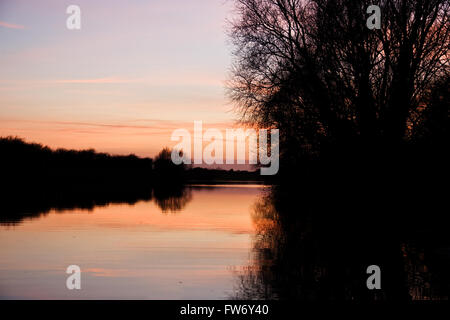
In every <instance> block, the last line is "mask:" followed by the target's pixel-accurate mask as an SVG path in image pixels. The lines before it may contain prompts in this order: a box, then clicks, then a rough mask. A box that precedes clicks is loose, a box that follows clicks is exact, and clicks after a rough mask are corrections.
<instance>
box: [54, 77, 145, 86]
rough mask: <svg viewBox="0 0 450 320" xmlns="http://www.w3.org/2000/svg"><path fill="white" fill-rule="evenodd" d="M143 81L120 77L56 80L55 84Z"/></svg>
mask: <svg viewBox="0 0 450 320" xmlns="http://www.w3.org/2000/svg"><path fill="white" fill-rule="evenodd" d="M137 82H142V79H127V78H120V77H107V78H94V79H69V80H56V81H55V83H69V84H70V83H81V84H101V83H137Z"/></svg>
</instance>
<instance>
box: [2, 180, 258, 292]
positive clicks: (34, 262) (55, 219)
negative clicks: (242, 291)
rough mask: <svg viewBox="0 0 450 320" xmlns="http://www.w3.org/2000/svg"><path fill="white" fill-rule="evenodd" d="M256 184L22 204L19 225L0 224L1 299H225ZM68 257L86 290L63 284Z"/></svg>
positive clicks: (243, 260)
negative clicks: (46, 205) (48, 206)
mask: <svg viewBox="0 0 450 320" xmlns="http://www.w3.org/2000/svg"><path fill="white" fill-rule="evenodd" d="M260 189H261V188H259V187H253V188H250V187H249V188H240V187H239V186H233V185H231V186H222V187H214V188H212V187H200V188H198V187H186V188H183V189H178V191H177V192H169V190H163V191H164V192H162V191H161V189H159V190H158V192H156V189H155V191H154V192H153V193H147V194H143V197H142V198H144V197H145V198H146V199H147V200H142V201H141V199H142V198H135V199H136V200H137V201H136V202H135V203H132V204H131V202H127V203H112V201H111V202H107V203H109V204H110V205H100V206H93V207H92V209H90V211H89V210H87V209H86V208H81V205H79V204H78V207H77V208H70V209H66V210H56V209H55V210H49V211H48V212H42V213H41V215H39V213H38V212H39V211H38V207H35V208H33V209H34V210H35V211H33V214H32V215H30V216H29V217H32V218H30V219H28V218H24V217H27V215H25V213H26V211H25V212H24V211H20V212H21V214H22V215H21V216H20V217H21V218H20V219H21V220H20V219H18V216H17V215H16V216H15V218H16V219H15V220H14V221H16V223H15V224H14V226H5V224H6V223H3V225H0V243H1V245H0V261H1V263H0V299H224V298H226V297H228V296H230V295H231V294H232V292H233V283H234V282H233V281H234V274H233V272H232V271H231V270H233V269H237V270H239V269H240V268H241V267H242V266H244V265H246V264H247V263H248V261H249V260H248V259H249V252H250V250H251V235H252V234H253V226H252V222H251V218H250V215H249V212H248V208H249V207H250V206H251V204H252V203H253V202H254V201H255V199H256V197H257V195H258V193H259V192H260ZM108 200H113V199H112V198H108ZM129 200H132V199H131V198H130V199H129ZM91 201H92V202H91V203H95V204H97V203H99V202H98V198H91ZM114 201H119V199H118V198H117V199H116V200H114ZM133 201H134V200H133ZM68 205H69V204H68V203H67V202H65V203H64V206H68ZM30 207H31V206H30ZM174 212H175V213H176V214H171V213H174ZM38 217H39V218H38ZM19 221H20V222H19ZM72 264H76V265H79V266H80V268H81V270H82V290H80V291H77V290H74V291H69V290H67V289H66V288H65V281H66V277H67V275H66V273H65V270H66V268H67V266H69V265H72Z"/></svg>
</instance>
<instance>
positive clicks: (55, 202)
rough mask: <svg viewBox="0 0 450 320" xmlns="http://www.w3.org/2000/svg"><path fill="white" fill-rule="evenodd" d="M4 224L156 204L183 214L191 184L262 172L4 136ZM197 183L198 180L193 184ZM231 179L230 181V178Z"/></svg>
mask: <svg viewBox="0 0 450 320" xmlns="http://www.w3.org/2000/svg"><path fill="white" fill-rule="evenodd" d="M0 154H1V158H0V171H1V176H2V180H1V182H2V183H1V186H0V200H1V205H2V210H1V214H0V222H1V223H17V222H20V221H22V220H23V219H24V218H26V217H35V216H39V215H41V214H46V213H48V212H49V211H50V210H51V209H55V210H57V211H62V210H65V209H75V208H80V209H87V210H91V209H93V208H94V207H96V206H104V205H108V204H110V203H129V204H133V203H136V202H137V201H141V200H142V201H150V200H154V201H155V203H156V204H157V205H158V206H159V207H160V208H161V210H162V212H176V211H179V210H181V209H182V208H183V207H184V206H185V205H186V204H187V203H188V202H189V201H190V199H191V196H190V191H189V189H187V188H186V187H185V185H186V184H189V183H191V182H192V183H211V182H213V181H215V180H216V179H220V180H221V181H224V180H227V181H229V182H230V181H231V180H236V181H242V180H248V179H251V178H252V179H254V180H256V179H258V178H259V177H258V174H257V173H251V172H245V171H243V172H230V175H229V174H228V171H225V170H212V171H209V170H207V169H201V168H194V169H190V168H187V167H186V166H184V165H180V166H177V165H174V164H173V162H172V160H171V157H170V154H171V151H170V150H169V149H168V148H164V149H163V150H162V151H161V152H160V153H159V154H158V155H157V156H156V157H155V159H151V158H140V157H137V156H135V155H127V156H116V155H110V154H107V153H98V152H96V151H95V150H92V149H89V150H80V151H78V150H67V149H57V150H52V149H50V148H49V147H46V146H43V145H41V144H37V143H27V142H25V141H24V140H23V139H20V138H17V137H5V138H0ZM194 179H195V181H194ZM230 179H231V180H230Z"/></svg>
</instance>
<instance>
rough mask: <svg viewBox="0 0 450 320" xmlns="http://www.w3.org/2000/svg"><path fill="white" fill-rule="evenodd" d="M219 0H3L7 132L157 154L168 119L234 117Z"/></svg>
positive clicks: (1, 80) (224, 8) (0, 40)
mask: <svg viewBox="0 0 450 320" xmlns="http://www.w3.org/2000/svg"><path fill="white" fill-rule="evenodd" d="M228 3H229V2H226V1H222V0H192V1H191V0H190V1H185V0H170V1H167V0H152V1H142V0H130V1H119V0H95V1H93V0H78V1H76V2H75V3H74V4H77V5H79V6H80V7H81V12H82V29H81V30H78V31H69V30H67V29H66V24H65V20H66V18H67V17H68V15H67V14H66V12H65V11H66V7H67V6H68V5H69V4H72V2H71V3H68V2H65V1H56V0H43V1H24V0H2V1H1V2H0V70H2V72H1V74H0V106H1V108H0V122H1V125H0V128H1V129H0V135H19V136H22V137H25V138H26V139H27V140H32V141H37V142H42V143H44V144H49V145H50V146H55V147H72V148H87V147H94V148H96V149H99V150H101V151H108V152H114V153H123V152H135V153H137V154H141V155H150V156H152V155H154V154H155V153H156V152H157V151H158V150H159V149H160V148H161V147H162V146H164V145H170V144H171V142H170V132H171V131H167V132H166V131H165V132H164V134H159V135H154V134H153V132H154V131H155V130H159V131H161V130H163V131H164V130H165V128H166V122H167V121H169V120H170V121H171V124H172V125H173V126H175V127H180V125H177V122H183V124H182V125H181V127H185V123H186V122H190V123H192V121H193V120H203V121H204V122H209V123H220V124H223V123H227V122H230V121H231V120H232V119H233V116H232V114H230V113H229V112H227V111H229V109H230V108H231V107H230V105H229V104H227V103H226V99H225V97H224V88H223V87H224V80H225V79H226V72H227V69H228V67H229V66H230V58H229V56H230V52H229V51H230V48H229V47H228V46H227V43H226V42H227V40H226V35H225V19H226V17H227V16H228V14H229V12H230V8H229V4H228Z"/></svg>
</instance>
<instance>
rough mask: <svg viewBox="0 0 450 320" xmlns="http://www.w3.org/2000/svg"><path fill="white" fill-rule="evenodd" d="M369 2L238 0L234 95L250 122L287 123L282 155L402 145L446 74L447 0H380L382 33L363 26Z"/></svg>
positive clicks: (231, 89) (233, 36)
mask: <svg viewBox="0 0 450 320" xmlns="http://www.w3.org/2000/svg"><path fill="white" fill-rule="evenodd" d="M370 4H371V1H354V0H236V10H237V13H238V17H237V18H236V19H235V20H234V21H232V22H231V30H230V31H231V32H230V34H231V39H232V41H233V43H234V45H235V50H234V65H233V68H232V76H231V79H230V81H229V84H228V88H229V93H230V96H231V98H232V100H233V101H234V102H235V103H236V105H237V108H238V111H239V113H240V114H241V116H242V122H243V123H246V124H249V125H253V126H259V127H277V128H282V132H281V141H282V144H281V146H282V148H283V149H282V152H283V151H284V156H285V157H287V156H289V155H293V156H294V157H295V158H298V156H302V155H303V156H304V155H311V154H313V155H315V154H320V153H321V152H323V151H324V150H325V149H327V147H328V146H330V145H333V146H337V145H340V146H351V148H353V149H355V146H358V148H359V149H362V148H365V149H367V150H369V149H372V148H373V147H374V146H376V145H378V146H380V145H381V146H383V147H386V146H390V147H392V148H395V147H396V146H397V145H398V144H401V143H403V142H404V141H405V140H407V139H408V138H409V136H408V132H409V128H408V125H409V124H410V123H411V120H412V116H413V115H414V116H417V115H418V113H417V110H418V109H420V108H423V107H424V102H425V100H426V99H425V97H426V96H427V94H428V93H429V92H431V91H433V87H435V86H436V85H438V84H439V83H442V82H445V81H446V79H448V77H449V60H448V59H449V51H448V48H449V44H450V41H449V39H450V38H449V32H450V29H449V28H450V23H449V22H450V21H449V7H450V3H449V2H448V1H445V0H426V1H408V0H382V1H378V5H379V6H380V8H381V12H382V23H381V29H380V30H370V29H368V28H367V26H366V19H367V18H368V17H369V15H368V14H366V9H367V7H368V6H369V5H370ZM447 83H448V81H447ZM419 116H425V113H421V114H419ZM428 124H432V123H431V122H428ZM288 153H289V155H288Z"/></svg>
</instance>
